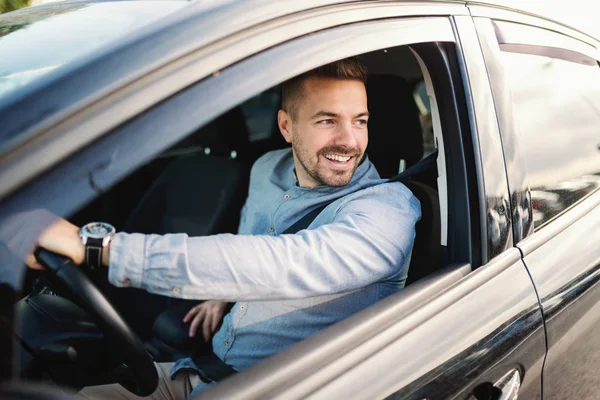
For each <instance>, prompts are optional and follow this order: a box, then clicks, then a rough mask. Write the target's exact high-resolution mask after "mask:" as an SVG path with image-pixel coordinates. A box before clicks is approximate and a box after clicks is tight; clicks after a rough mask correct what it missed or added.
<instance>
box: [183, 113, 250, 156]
mask: <svg viewBox="0 0 600 400" xmlns="http://www.w3.org/2000/svg"><path fill="white" fill-rule="evenodd" d="M248 135H249V132H248V127H247V125H246V119H245V118H244V113H243V112H242V110H241V108H240V107H234V108H232V109H231V110H229V111H227V112H226V113H224V114H222V115H220V116H219V117H218V118H217V119H215V120H213V121H211V122H209V123H208V124H207V125H205V126H203V127H202V128H200V130H198V132H196V133H195V134H193V137H195V138H196V144H197V145H199V146H202V147H203V148H205V149H206V148H209V149H210V154H213V155H225V156H229V155H230V154H231V152H232V151H235V152H236V153H240V151H241V152H243V151H244V150H246V149H247V148H248V144H249V138H248Z"/></svg>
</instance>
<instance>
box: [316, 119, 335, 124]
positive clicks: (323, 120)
mask: <svg viewBox="0 0 600 400" xmlns="http://www.w3.org/2000/svg"><path fill="white" fill-rule="evenodd" d="M317 124H319V125H331V124H333V120H332V119H322V120H320V121H317Z"/></svg>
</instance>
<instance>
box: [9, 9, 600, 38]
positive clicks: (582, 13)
mask: <svg viewBox="0 0 600 400" xmlns="http://www.w3.org/2000/svg"><path fill="white" fill-rule="evenodd" d="M57 1H59V0H0V14H2V13H6V12H10V11H14V10H17V9H19V8H24V7H31V6H36V5H40V4H46V3H54V2H57ZM199 1H202V0H199ZM491 2H494V3H498V4H501V5H505V6H507V7H511V6H513V7H519V8H521V9H523V10H526V11H531V12H534V13H536V14H541V15H544V16H547V17H548V18H552V19H556V20H560V21H564V22H565V23H567V24H570V25H572V26H573V27H575V28H579V29H581V30H583V31H586V32H588V33H590V34H592V35H593V36H595V37H596V38H600V24H598V17H599V16H600V15H599V13H598V12H597V11H596V10H597V8H596V7H595V4H596V3H597V0H569V1H566V0H492V1H491Z"/></svg>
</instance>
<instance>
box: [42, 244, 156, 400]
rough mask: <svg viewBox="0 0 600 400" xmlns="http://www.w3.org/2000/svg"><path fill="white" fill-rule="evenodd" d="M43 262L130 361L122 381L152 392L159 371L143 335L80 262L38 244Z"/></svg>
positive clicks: (129, 387) (129, 386) (125, 360)
mask: <svg viewBox="0 0 600 400" xmlns="http://www.w3.org/2000/svg"><path fill="white" fill-rule="evenodd" d="M34 255H35V257H36V259H37V260H38V262H39V263H40V264H42V265H43V266H44V267H46V268H47V269H48V270H49V271H51V272H52V274H53V275H54V276H55V277H56V278H58V280H59V281H60V283H61V284H62V285H61V286H63V287H64V289H66V290H67V291H69V292H70V293H69V295H70V297H71V298H72V299H73V300H75V301H76V302H77V303H78V304H79V305H80V306H81V307H82V308H83V309H84V310H85V311H87V313H88V314H89V315H90V317H91V318H92V319H93V320H94V322H95V323H96V324H98V326H99V328H100V330H102V332H103V333H104V335H106V338H107V339H108V340H109V341H110V342H111V343H113V344H114V345H115V347H116V348H115V351H117V352H118V354H120V355H121V357H122V361H123V363H124V364H126V365H127V372H128V373H127V374H125V375H126V376H127V379H126V380H125V381H123V382H119V383H120V384H121V385H122V386H123V387H124V388H125V389H127V390H129V391H130V392H131V393H134V394H136V395H138V396H142V397H144V396H149V395H151V394H152V393H154V391H155V390H156V388H157V387H158V373H157V372H156V368H155V366H154V363H153V362H152V358H151V357H150V355H149V354H148V352H147V351H146V348H145V347H144V345H143V344H142V342H141V341H140V339H139V338H138V337H137V336H136V335H135V333H133V331H132V330H131V328H129V326H128V325H127V323H126V322H125V321H124V320H123V318H122V317H121V316H120V315H119V314H118V313H117V311H116V310H115V309H114V308H113V306H112V305H111V304H110V303H109V302H108V300H106V298H105V297H104V295H103V294H102V293H101V292H100V291H99V290H98V288H96V286H94V284H93V283H92V282H91V281H90V279H89V278H88V277H87V276H86V275H85V274H84V273H83V271H82V269H81V267H80V266H77V265H75V264H74V263H73V262H72V261H71V260H70V259H68V258H66V257H63V256H61V255H58V254H55V253H52V252H50V251H48V250H45V249H42V248H37V249H36V250H35V253H34Z"/></svg>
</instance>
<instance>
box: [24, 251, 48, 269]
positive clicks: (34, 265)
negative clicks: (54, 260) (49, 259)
mask: <svg viewBox="0 0 600 400" xmlns="http://www.w3.org/2000/svg"><path fill="white" fill-rule="evenodd" d="M25 264H27V266H28V267H29V268H31V269H37V270H43V269H45V268H44V267H43V266H42V264H40V263H38V262H37V260H36V259H35V256H34V255H33V253H29V254H27V258H26V259H25Z"/></svg>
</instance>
